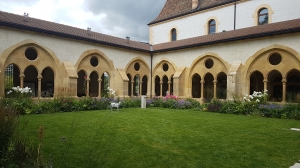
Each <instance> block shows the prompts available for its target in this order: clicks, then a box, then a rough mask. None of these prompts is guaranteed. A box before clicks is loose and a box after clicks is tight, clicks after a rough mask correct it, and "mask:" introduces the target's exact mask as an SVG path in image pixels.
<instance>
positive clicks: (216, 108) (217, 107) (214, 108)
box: [207, 99, 222, 112]
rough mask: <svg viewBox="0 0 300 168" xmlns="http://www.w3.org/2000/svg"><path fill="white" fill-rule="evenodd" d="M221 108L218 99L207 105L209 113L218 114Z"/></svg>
mask: <svg viewBox="0 0 300 168" xmlns="http://www.w3.org/2000/svg"><path fill="white" fill-rule="evenodd" d="M221 108H222V102H221V101H220V100H218V99H212V100H211V101H210V102H209V103H207V110H208V111H210V112H218V111H220V109H221Z"/></svg>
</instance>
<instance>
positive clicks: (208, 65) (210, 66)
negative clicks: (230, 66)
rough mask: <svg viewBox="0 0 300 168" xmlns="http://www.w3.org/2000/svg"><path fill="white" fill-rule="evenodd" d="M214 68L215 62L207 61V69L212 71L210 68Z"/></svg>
mask: <svg viewBox="0 0 300 168" xmlns="http://www.w3.org/2000/svg"><path fill="white" fill-rule="evenodd" d="M213 66H214V61H213V60H212V59H207V60H206V61H205V67H206V68H207V69H210V68H212V67H213Z"/></svg>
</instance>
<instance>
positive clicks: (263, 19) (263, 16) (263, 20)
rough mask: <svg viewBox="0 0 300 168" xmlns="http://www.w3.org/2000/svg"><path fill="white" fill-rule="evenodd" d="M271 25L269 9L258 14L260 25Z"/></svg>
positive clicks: (261, 10)
mask: <svg viewBox="0 0 300 168" xmlns="http://www.w3.org/2000/svg"><path fill="white" fill-rule="evenodd" d="M268 23H269V13H268V9H267V8H262V9H260V10H259V12H258V25H263V24H268Z"/></svg>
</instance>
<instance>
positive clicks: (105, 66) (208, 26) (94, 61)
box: [0, 0, 300, 102]
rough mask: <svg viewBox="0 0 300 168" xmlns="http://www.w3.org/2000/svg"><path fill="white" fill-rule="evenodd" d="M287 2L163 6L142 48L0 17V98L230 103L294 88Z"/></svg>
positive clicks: (298, 24) (291, 0) (299, 26)
mask: <svg viewBox="0 0 300 168" xmlns="http://www.w3.org/2000/svg"><path fill="white" fill-rule="evenodd" d="M296 6H300V2H299V1H297V0H288V1H284V0H167V1H166V4H165V6H164V7H163V9H162V10H161V12H160V14H159V15H158V17H157V18H156V19H154V20H153V21H152V22H151V23H149V24H148V25H149V42H150V44H145V43H140V42H136V41H132V40H130V39H125V38H124V39H121V38H117V37H112V36H108V35H105V34H101V33H97V32H93V31H91V30H89V29H88V30H83V29H78V28H74V27H70V26H66V25H61V24H57V23H53V22H48V21H43V20H39V19H34V18H30V17H28V16H20V15H14V14H10V13H5V12H0V41H1V42H0V79H1V80H0V97H5V95H6V92H7V90H8V89H10V88H11V87H12V86H21V87H25V86H28V87H31V88H32V89H33V90H34V93H35V94H34V95H35V96H36V97H41V98H42V97H48V96H75V97H76V96H78V97H81V96H93V97H101V95H103V91H104V89H105V88H107V87H108V86H109V87H111V88H113V89H114V90H116V93H117V95H118V96H120V97H128V96H129V97H130V96H139V95H147V96H148V97H151V96H165V95H166V94H167V93H170V94H174V95H177V96H179V97H181V98H195V99H198V100H199V101H201V102H204V101H206V100H209V99H212V98H219V99H231V98H233V97H234V96H239V95H245V94H250V93H252V92H253V91H263V90H268V91H269V95H270V100H272V101H286V100H287V96H288V95H289V93H298V92H300V54H299V53H300V19H299V18H300V11H299V10H297V8H296Z"/></svg>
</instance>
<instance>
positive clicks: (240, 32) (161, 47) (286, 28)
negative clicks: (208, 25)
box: [153, 19, 300, 52]
mask: <svg viewBox="0 0 300 168" xmlns="http://www.w3.org/2000/svg"><path fill="white" fill-rule="evenodd" d="M296 32H300V19H295V20H289V21H284V22H277V23H271V24H264V25H259V26H254V27H248V28H243V29H237V30H232V31H227V32H220V33H215V34H209V35H205V36H198V37H193V38H188V39H184V40H178V41H173V42H167V43H161V44H156V45H154V46H153V50H154V52H165V51H171V50H178V49H183V48H191V47H200V46H204V45H211V44H217V43H223V42H230V41H237V40H244V39H251V38H260V37H266V36H274V35H281V34H289V33H296Z"/></svg>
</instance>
